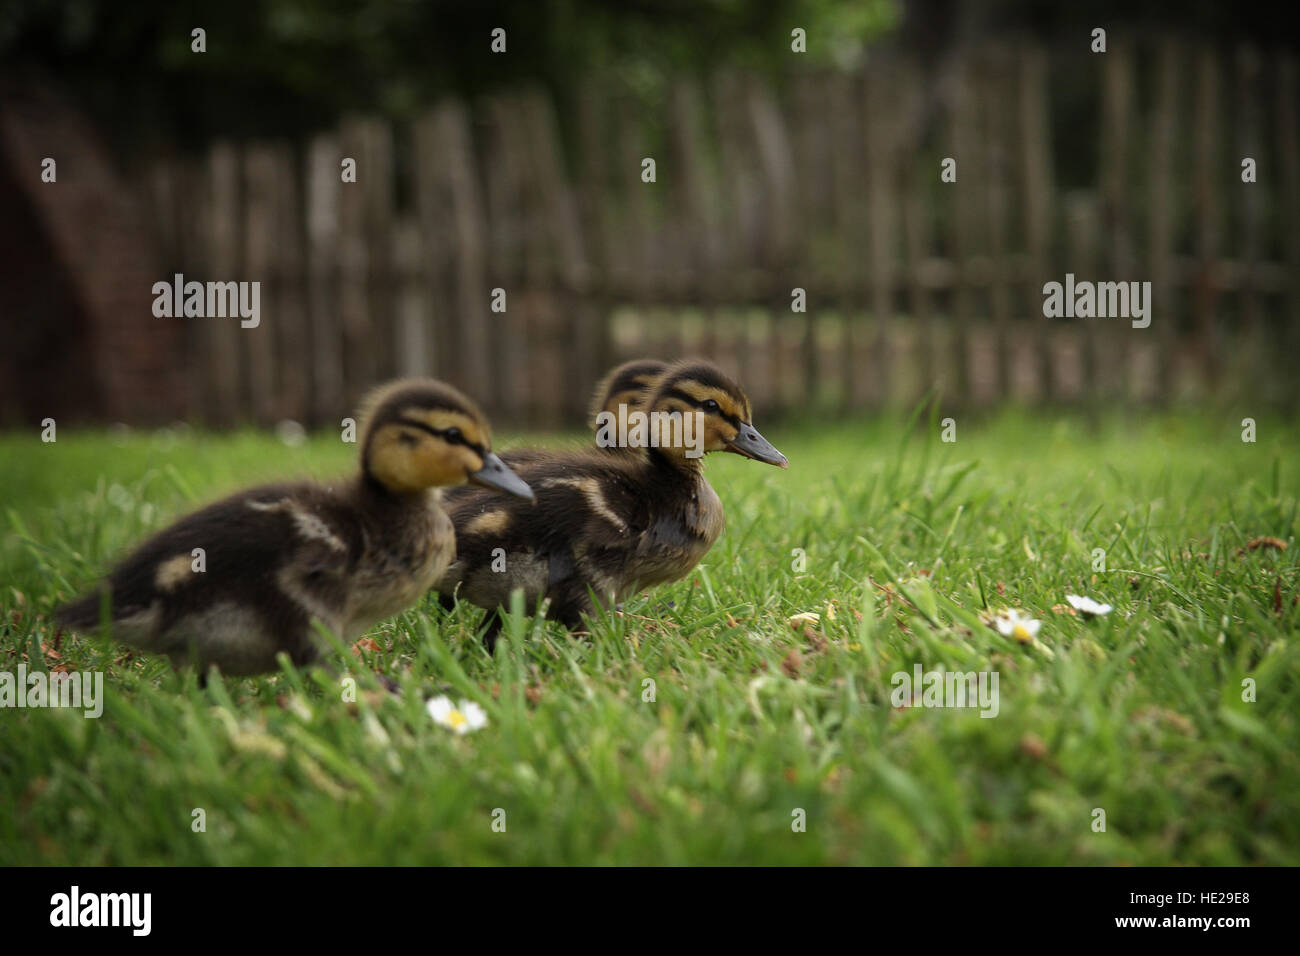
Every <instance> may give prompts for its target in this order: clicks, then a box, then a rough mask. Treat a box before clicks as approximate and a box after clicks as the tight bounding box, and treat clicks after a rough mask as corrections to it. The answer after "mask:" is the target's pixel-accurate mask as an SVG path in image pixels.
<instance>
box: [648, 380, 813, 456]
mask: <svg viewBox="0 0 1300 956" xmlns="http://www.w3.org/2000/svg"><path fill="white" fill-rule="evenodd" d="M645 404H646V408H647V409H648V410H649V411H650V412H651V413H652V414H653V413H654V412H667V413H670V414H671V413H673V412H680V413H682V415H683V418H685V417H686V416H687V415H691V414H694V416H695V418H694V420H695V422H696V423H697V425H696V427H695V433H696V440H695V441H694V442H686V441H683V442H681V443H676V442H674V443H673V444H672V445H670V446H667V447H664V446H662V443H661V450H663V451H666V452H668V453H669V454H675V455H678V456H683V457H687V458H690V457H696V456H697V455H698V453H699V452H705V453H707V452H711V451H728V452H731V453H733V454H736V455H743V456H744V457H746V458H752V459H754V460H755V461H761V462H765V463H766V464H769V465H776V466H777V467H779V468H788V467H790V463H789V461H788V460H787V459H786V457H785V455H783V454H781V453H780V452H779V451H777V450H776V448H774V447H773V446H772V443H771V442H769V441H768V440H767V439H766V438H764V437H763V436H762V435H760V434H759V432H758V429H757V428H755V427H754V424H753V420H754V415H753V412H752V410H751V409H750V406H749V398H748V396H746V395H745V390H744V389H742V388H741V387H740V386H739V385H738V384H736V383H735V382H734V381H732V380H731V379H730V378H728V377H727V376H726V375H724V374H723V373H722V371H721V370H720V369H719V368H718V367H717V366H715V365H713V364H711V363H709V362H704V361H700V360H698V359H687V360H685V361H681V362H676V363H674V364H672V365H669V366H667V367H666V368H665V369H664V370H663V372H662V373H660V375H659V379H658V381H656V382H655V384H654V387H653V389H652V390H651V392H650V394H649V396H648V397H647V398H646V399H645ZM686 433H687V430H686V429H683V430H682V435H683V436H685V435H686ZM660 434H661V435H662V429H661V431H660Z"/></svg>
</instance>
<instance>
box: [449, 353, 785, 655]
mask: <svg viewBox="0 0 1300 956" xmlns="http://www.w3.org/2000/svg"><path fill="white" fill-rule="evenodd" d="M639 411H642V415H643V418H644V419H649V420H650V421H652V422H653V421H656V420H657V421H658V422H659V423H660V425H663V424H664V423H665V422H666V423H667V424H668V425H669V427H666V428H661V429H659V430H658V433H657V434H656V433H655V431H654V430H653V429H652V427H651V426H647V429H646V430H645V431H643V432H642V433H641V435H640V436H639V440H638V436H637V434H636V433H635V432H629V434H628V435H626V436H623V437H625V438H628V439H631V444H633V445H639V446H641V447H640V448H639V450H637V451H636V452H635V453H625V454H611V453H610V452H609V451H608V450H607V449H591V450H584V451H567V452H566V451H556V452H545V453H540V454H534V455H531V457H529V458H528V459H527V460H525V461H522V462H521V463H520V464H519V466H518V467H519V472H520V475H521V477H523V479H524V480H525V481H527V482H528V483H529V485H530V486H531V487H532V488H533V490H534V491H535V492H536V494H537V501H536V504H530V505H523V506H517V503H516V502H512V501H506V500H501V499H496V498H492V497H489V496H487V495H484V494H482V493H481V492H479V491H477V490H476V489H463V490H461V491H460V492H459V493H458V494H456V495H455V496H454V498H453V499H451V500H449V501H448V505H447V509H448V514H450V515H451V518H452V521H453V522H454V523H455V525H456V558H455V560H454V561H453V562H452V564H451V566H450V567H448V569H447V572H446V574H444V575H443V576H442V579H441V580H440V581H439V582H438V584H437V589H438V591H439V592H440V593H441V594H442V595H444V596H448V595H455V596H456V597H457V598H458V599H463V600H467V601H469V602H470V603H473V604H476V605H478V606H479V607H483V608H486V609H488V610H489V611H496V610H497V609H498V608H500V607H504V606H507V605H508V604H509V600H510V593H511V592H512V591H513V590H514V589H516V588H521V589H522V590H523V592H524V598H525V603H526V605H527V606H529V607H536V606H537V603H538V601H539V600H540V599H541V598H542V597H546V598H548V599H549V602H550V604H549V608H548V611H547V616H548V617H550V618H552V619H555V620H558V621H560V622H561V623H563V624H564V625H565V626H566V627H568V628H570V629H574V628H578V627H580V626H581V623H582V615H583V614H584V613H590V612H592V611H593V610H594V607H595V605H594V603H593V601H592V594H593V593H594V594H595V595H596V597H597V599H598V600H599V601H600V603H601V604H602V605H604V606H607V607H612V606H615V605H617V604H618V603H619V602H621V601H623V600H625V599H626V598H627V597H629V596H630V595H632V594H634V593H636V592H638V591H640V590H642V589H644V588H646V587H650V586H652V585H655V584H661V583H665V582H668V581H676V580H679V579H681V578H683V577H685V576H686V575H687V574H688V573H689V572H690V570H691V569H692V568H694V567H695V565H696V564H697V563H698V562H699V560H700V559H701V558H702V557H703V556H704V555H705V553H707V552H708V550H709V548H710V547H711V546H712V545H713V543H714V541H716V540H717V538H718V535H719V534H721V533H722V529H723V524H724V521H723V512H722V502H721V501H720V500H719V499H718V496H717V494H716V493H715V492H714V490H713V488H712V487H710V486H709V483H708V482H707V481H706V480H705V478H704V473H703V455H704V454H705V453H707V452H711V451H729V452H733V453H735V454H739V455H743V456H745V457H747V458H753V459H755V460H756V461H762V462H766V463H768V464H772V465H777V466H779V467H781V468H785V467H788V463H787V461H786V458H785V456H784V455H782V454H781V453H780V452H779V451H777V450H776V449H775V448H773V447H772V445H771V444H770V443H769V442H768V441H767V440H766V439H765V438H763V436H762V435H760V434H759V433H758V430H757V429H755V428H754V426H753V424H752V421H753V415H752V412H751V410H750V405H749V399H748V398H747V397H746V396H745V393H744V391H743V390H742V389H741V387H740V386H739V385H737V384H736V383H735V382H733V381H732V380H731V379H729V378H728V377H727V376H726V375H724V374H723V373H722V372H721V371H719V370H718V369H717V368H716V367H714V366H713V365H711V364H709V363H708V362H703V361H683V362H678V363H675V364H673V365H670V366H668V367H667V368H665V369H664V370H663V371H662V372H661V374H660V375H659V378H658V379H657V381H656V382H655V384H654V387H653V389H652V390H651V392H650V394H649V396H648V397H647V398H646V400H645V403H644V409H643V410H639ZM647 412H648V413H650V414H648V415H647V414H645V413H647ZM656 415H657V416H658V417H657V418H656ZM674 415H675V416H676V423H677V424H676V426H673V424H672V418H671V416H674ZM688 418H689V419H690V420H691V425H693V426H694V427H690V426H688V425H687V419H688ZM623 444H627V442H624V443H623ZM530 454H531V453H530ZM500 626H501V620H500V616H499V614H495V615H493V616H492V620H491V621H490V623H489V627H488V630H487V633H486V634H485V635H484V640H485V641H486V643H487V644H488V647H489V649H491V647H492V646H493V644H494V643H495V639H496V635H497V633H498V632H499V630H500Z"/></svg>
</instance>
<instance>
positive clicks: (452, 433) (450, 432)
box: [442, 428, 464, 445]
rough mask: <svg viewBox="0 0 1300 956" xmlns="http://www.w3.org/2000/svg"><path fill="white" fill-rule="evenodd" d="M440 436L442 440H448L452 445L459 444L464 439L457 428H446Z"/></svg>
mask: <svg viewBox="0 0 1300 956" xmlns="http://www.w3.org/2000/svg"><path fill="white" fill-rule="evenodd" d="M442 437H443V440H444V441H448V442H450V443H451V444H453V445H459V444H460V443H461V442H462V441H464V436H463V435H461V433H460V429H459V428H448V429H447V430H446V431H444V432H443V433H442Z"/></svg>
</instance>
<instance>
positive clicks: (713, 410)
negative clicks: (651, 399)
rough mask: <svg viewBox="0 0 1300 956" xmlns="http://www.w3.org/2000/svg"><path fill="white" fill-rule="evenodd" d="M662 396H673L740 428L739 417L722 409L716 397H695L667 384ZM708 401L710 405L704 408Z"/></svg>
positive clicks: (737, 428) (733, 426)
mask: <svg viewBox="0 0 1300 956" xmlns="http://www.w3.org/2000/svg"><path fill="white" fill-rule="evenodd" d="M663 397H665V398H675V399H677V400H678V401H679V402H683V403H685V404H686V405H689V406H691V407H692V408H696V409H698V410H700V411H702V412H704V413H705V414H706V415H717V416H718V417H719V418H721V419H722V420H723V421H725V422H726V423H727V424H728V425H730V426H731V427H732V428H735V429H736V430H738V431H739V429H740V426H741V420H740V417H739V416H738V415H735V414H733V413H731V412H728V411H727V410H726V409H724V408H723V407H722V405H721V404H719V402H718V401H717V399H714V398H704V399H701V398H696V397H695V396H694V395H691V394H689V393H688V392H684V391H682V390H681V389H680V388H678V387H677V386H675V385H669V386H668V388H667V389H666V390H665V391H664V392H663ZM709 403H712V407H708V408H706V407H705V406H707V405H709Z"/></svg>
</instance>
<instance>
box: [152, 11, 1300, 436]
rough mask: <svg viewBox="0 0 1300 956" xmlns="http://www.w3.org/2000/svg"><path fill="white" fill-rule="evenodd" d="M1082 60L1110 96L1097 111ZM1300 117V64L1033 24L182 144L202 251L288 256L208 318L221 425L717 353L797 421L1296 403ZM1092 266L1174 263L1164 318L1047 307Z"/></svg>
mask: <svg viewBox="0 0 1300 956" xmlns="http://www.w3.org/2000/svg"><path fill="white" fill-rule="evenodd" d="M1079 77H1083V82H1082V85H1083V87H1084V88H1085V89H1087V90H1089V91H1090V92H1089V94H1088V98H1087V101H1086V102H1084V103H1082V104H1080V103H1077V102H1076V103H1073V104H1069V103H1064V104H1063V103H1062V102H1061V100H1062V97H1063V95H1064V92H1063V91H1068V89H1069V88H1077V87H1078V86H1079V82H1078V80H1079ZM1065 78H1070V79H1071V82H1070V83H1066V82H1064V79H1065ZM1080 115H1082V116H1085V117H1088V121H1087V122H1085V123H1084V124H1082V126H1078V127H1076V128H1062V124H1063V122H1064V118H1065V117H1070V116H1074V117H1077V116H1080ZM560 117H562V118H563V120H564V122H563V123H560V122H559V121H558V120H559V118H560ZM1298 120H1300V109H1298V104H1297V68H1296V62H1295V60H1294V59H1292V58H1290V56H1289V55H1273V54H1268V53H1263V52H1260V51H1257V50H1252V49H1238V50H1233V51H1228V52H1226V53H1225V52H1221V51H1216V50H1211V49H1207V48H1199V47H1191V46H1187V45H1184V44H1181V43H1179V42H1177V41H1173V40H1164V41H1153V42H1152V43H1151V44H1150V45H1146V44H1140V45H1138V44H1135V45H1133V46H1125V45H1124V44H1123V41H1122V40H1120V39H1118V38H1115V37H1112V41H1111V47H1110V50H1109V52H1107V53H1105V54H1091V53H1089V52H1088V51H1087V50H1086V49H1083V50H1080V51H1077V52H1075V53H1072V54H1068V55H1067V54H1063V53H1061V52H1060V51H1049V50H1047V49H1044V48H1042V47H1040V46H1037V45H1034V44H1032V43H1028V42H1023V43H1014V44H1009V45H1006V46H1002V47H997V48H989V49H983V50H980V51H977V52H971V53H969V54H966V55H963V56H961V57H959V58H957V59H955V60H953V61H952V62H950V63H948V64H946V65H945V66H944V67H943V69H941V70H926V71H923V70H922V69H921V68H920V67H919V66H918V65H917V64H916V63H915V62H913V61H911V60H910V59H909V58H907V57H906V56H903V55H898V54H891V53H888V52H883V53H878V54H876V55H873V57H872V59H871V61H870V65H869V66H868V67H866V68H865V69H863V70H861V71H858V72H854V73H837V72H820V71H805V72H797V73H793V74H792V75H790V76H788V77H786V78H784V79H782V80H779V81H773V80H770V79H768V80H760V79H759V78H757V77H754V76H749V75H744V74H737V73H731V74H724V75H719V76H716V77H714V78H712V79H710V80H707V81H704V82H692V81H683V82H681V83H680V84H678V85H676V86H674V87H672V88H671V89H669V90H668V91H667V92H666V94H665V95H664V96H663V97H662V98H661V100H660V101H651V102H645V101H633V100H631V99H628V98H624V97H619V96H616V95H613V94H607V93H603V92H601V90H600V89H596V88H592V89H589V90H588V91H586V92H585V93H584V94H582V95H581V96H580V97H579V98H578V100H577V101H576V102H575V103H570V104H565V107H564V109H563V111H562V112H561V111H560V110H559V109H557V106H556V104H555V103H554V102H553V101H552V100H550V99H549V98H548V97H547V96H544V95H542V94H540V93H538V92H536V91H530V90H524V91H516V92H512V93H509V94H503V95H499V96H495V97H493V98H490V99H486V100H484V101H482V102H475V103H472V104H465V103H463V102H458V101H449V102H444V103H442V104H440V105H438V106H437V107H436V108H434V109H432V110H430V111H429V112H428V113H427V114H426V115H424V116H423V117H421V118H420V119H419V120H418V121H417V122H415V123H413V124H396V125H394V124H390V123H388V122H386V121H381V120H376V119H371V118H355V119H350V120H348V121H346V122H344V123H342V124H341V126H340V128H339V129H338V130H337V131H336V132H332V133H330V134H327V135H321V136H318V137H317V138H315V139H313V140H312V141H310V142H308V143H292V144H291V143H251V144H242V145H230V144H226V145H219V146H217V147H216V148H214V149H213V150H212V151H211V152H210V154H209V155H207V156H206V158H204V159H203V160H202V161H192V160H183V159H178V158H172V159H169V160H166V161H163V162H160V163H158V164H157V165H156V166H154V167H153V168H151V169H150V170H149V171H148V174H147V176H148V181H147V184H146V185H147V189H148V195H149V197H150V203H151V206H152V209H153V210H154V213H155V220H156V222H157V224H158V238H159V243H160V248H161V249H162V250H164V253H165V255H166V261H167V263H168V265H169V267H170V269H171V270H172V271H175V272H183V273H184V274H185V275H186V277H187V279H198V280H200V281H203V280H214V281H215V280H258V281H260V282H261V314H262V319H261V324H260V326H259V327H257V328H256V329H241V328H240V327H239V323H238V322H237V321H230V320H221V319H187V320H176V321H183V322H185V323H186V349H187V354H186V355H185V356H184V358H183V359H182V361H183V363H184V367H185V368H186V369H187V370H188V372H189V374H190V378H191V387H192V390H193V396H194V402H195V406H196V407H195V411H196V412H197V414H198V417H200V418H203V419H205V420H209V421H212V422H216V423H229V422H234V421H239V420H245V419H251V420H255V421H262V422H266V421H274V420H276V419H279V418H284V417H290V418H296V419H299V420H303V421H309V422H322V421H334V420H337V419H338V418H339V417H340V409H347V408H349V407H351V405H352V403H353V402H354V401H355V400H356V398H357V396H358V395H359V394H360V393H361V392H363V391H364V390H365V389H366V388H367V387H368V386H369V385H370V384H372V383H374V382H376V381H380V380H382V379H384V378H387V377H390V376H394V375H403V374H433V375H436V376H440V377H443V378H446V379H448V380H450V381H452V382H455V383H456V384H458V385H460V386H462V387H464V388H465V389H466V390H468V391H469V392H470V393H471V394H472V395H474V396H476V397H477V398H478V399H479V400H480V401H481V402H482V403H483V405H484V406H485V407H486V409H487V410H488V411H489V412H490V413H491V414H492V415H493V416H496V417H499V418H501V419H502V420H504V421H508V422H512V423H517V424H533V425H546V426H550V425H556V424H563V423H573V422H576V421H578V420H580V418H581V416H582V413H583V410H584V408H585V404H586V401H587V396H588V391H589V389H590V388H591V386H592V384H593V383H594V381H595V379H596V377H597V376H598V375H599V374H600V373H601V371H602V370H603V369H604V368H605V367H607V366H608V365H609V364H611V363H613V362H616V361H620V360H622V359H624V358H628V357H633V356H640V355H654V356H661V357H674V356H678V355H684V354H699V355H706V356H712V357H714V358H715V359H716V360H718V361H719V362H720V363H721V364H722V365H723V366H724V367H726V368H728V369H729V370H730V371H732V372H733V373H735V374H736V375H738V376H739V377H740V379H741V381H742V382H744V384H745V385H746V387H747V388H748V390H749V391H750V394H751V397H752V398H753V399H754V401H755V404H756V405H758V406H760V407H761V408H763V409H764V411H765V412H767V413H768V414H772V413H778V412H781V411H785V410H795V411H802V410H827V411H839V410H853V409H860V408H866V407H875V406H880V405H884V404H897V403H904V402H911V401H914V400H915V399H916V398H918V397H919V396H920V395H922V394H924V392H925V391H926V390H927V389H928V388H930V387H931V386H935V387H938V388H941V389H942V391H943V393H944V395H945V400H946V402H948V403H951V404H958V403H960V404H966V405H970V404H984V403H991V402H995V401H999V400H1002V399H1006V398H1011V399H1017V400H1022V401H1026V402H1035V403H1041V402H1077V401H1084V402H1091V401H1094V400H1097V399H1103V398H1121V399H1128V400H1141V401H1170V400H1177V399H1178V398H1180V397H1182V396H1186V395H1197V394H1200V393H1203V392H1207V391H1218V392H1222V391H1223V390H1225V389H1232V388H1247V389H1249V390H1250V394H1251V395H1252V396H1254V397H1255V398H1258V399H1260V400H1267V401H1272V402H1275V403H1276V402H1279V401H1281V402H1290V401H1293V400H1294V397H1295V394H1296V391H1295V376H1294V374H1293V373H1291V372H1289V371H1288V370H1286V369H1285V368H1284V365H1283V363H1284V362H1285V359H1286V355H1287V354H1288V352H1289V354H1290V355H1291V356H1294V355H1295V354H1297V350H1296V345H1297V340H1296V332H1297V329H1300V227H1298V226H1297V223H1298V222H1300V151H1298V148H1297V121H1298ZM345 157H348V158H352V159H355V160H356V166H357V176H356V182H355V183H344V182H342V177H341V174H340V173H341V166H340V164H341V161H342V160H343V158H345ZM647 157H649V158H653V159H654V160H655V165H656V169H655V173H656V176H655V181H654V182H652V183H647V182H644V181H643V178H642V176H643V160H644V159H645V158H647ZM945 157H952V158H953V159H955V160H956V162H957V167H956V171H957V181H956V182H955V183H945V182H942V181H941V177H940V172H941V161H942V160H943V159H944V158H945ZM1245 157H1250V158H1252V159H1254V160H1255V161H1256V163H1257V169H1258V173H1257V175H1258V181H1257V182H1255V183H1244V182H1243V181H1242V167H1241V163H1242V159H1243V158H1245ZM1080 169H1082V170H1084V172H1083V173H1082V174H1081V173H1080V172H1079V170H1080ZM1071 180H1079V181H1071ZM1067 272H1072V273H1074V274H1075V275H1076V276H1077V277H1078V278H1080V279H1089V280H1117V281H1118V280H1139V281H1141V280H1145V281H1150V282H1151V283H1152V298H1153V301H1152V322H1151V325H1150V327H1149V328H1147V329H1134V328H1131V327H1130V324H1129V322H1127V321H1125V320H1123V319H1047V318H1044V315H1043V284H1044V283H1045V282H1048V281H1052V280H1055V281H1058V282H1060V281H1063V280H1064V277H1065V274H1066V273H1067ZM169 274H170V273H169ZM496 289H500V290H503V291H504V295H505V311H504V312H497V311H493V307H492V306H493V295H494V292H493V290H496ZM794 289H803V290H804V291H805V293H806V301H807V308H806V312H802V313H800V312H795V311H793V310H792V301H793V299H792V290H794Z"/></svg>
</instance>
